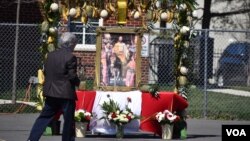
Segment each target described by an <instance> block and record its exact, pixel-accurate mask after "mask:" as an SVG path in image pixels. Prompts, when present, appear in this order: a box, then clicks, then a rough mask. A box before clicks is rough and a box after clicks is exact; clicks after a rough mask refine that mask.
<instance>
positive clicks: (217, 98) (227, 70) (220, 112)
mask: <svg viewBox="0 0 250 141" xmlns="http://www.w3.org/2000/svg"><path fill="white" fill-rule="evenodd" d="M16 28H17V26H16V25H14V24H13V25H12V24H0V31H1V32H0V39H1V45H0V46H1V47H0V82H1V85H0V88H1V89H0V99H2V100H1V104H0V112H8V110H6V106H4V105H6V103H8V102H10V103H11V102H13V100H15V101H16V100H23V99H25V98H27V91H29V93H28V94H29V95H30V97H29V99H30V101H33V102H36V100H37V99H36V91H35V86H36V84H32V83H30V81H29V80H30V78H31V76H37V70H38V69H39V68H41V67H42V66H41V65H42V64H41V54H40V52H39V46H40V38H41V35H40V32H39V26H38V25H28V24H26V25H19V29H18V30H19V31H18V32H16V31H17V29H16ZM70 30H71V32H73V33H75V34H77V37H78V38H79V44H88V45H91V44H92V45H95V41H96V40H95V26H89V27H86V26H82V25H81V24H74V25H72V26H71V27H70ZM16 33H18V34H16ZM171 33H173V32H172V31H171V30H167V29H164V28H159V29H154V30H152V31H151V32H149V33H147V34H145V36H146V39H147V40H148V41H147V43H148V44H147V45H146V47H145V48H144V49H143V51H146V52H148V54H147V53H146V54H147V55H146V56H144V58H147V59H148V62H149V64H148V65H149V67H148V68H149V70H148V71H149V73H148V74H149V76H148V83H149V84H152V83H155V84H158V85H159V86H160V90H164V91H172V90H173V86H174V84H175V82H174V71H175V70H174V54H175V50H174V47H173V40H172V39H171V38H169V37H171ZM194 33H195V35H196V36H195V37H194V38H193V39H192V40H191V44H190V47H189V49H190V51H189V54H187V55H188V58H189V62H190V65H189V82H190V83H189V87H188V102H189V107H188V108H187V112H188V115H189V116H191V117H196V118H204V117H206V118H209V119H240V120H250V110H249V109H250V94H247V93H246V94H245V93H243V92H241V91H235V90H244V92H246V91H249V92H250V89H249V88H248V86H249V76H250V74H249V73H250V71H249V60H250V59H249V55H250V50H249V49H250V46H249V44H250V43H248V42H246V41H247V40H249V37H248V35H249V32H247V31H218V30H216V31H215V30H196V31H195V32H194ZM165 35H169V36H165ZM16 39H18V42H17V41H16ZM144 53H145V52H144ZM15 54H16V55H15ZM81 67H82V66H79V68H81ZM79 70H81V69H79ZM92 70H94V69H92ZM92 73H95V72H92ZM243 94H245V95H244V96H243ZM3 100H5V101H3ZM7 100H9V101H7ZM3 103H5V104H3ZM18 108H19V107H18ZM10 111H13V110H10ZM28 112H36V110H35V108H34V109H32V108H31V109H28Z"/></svg>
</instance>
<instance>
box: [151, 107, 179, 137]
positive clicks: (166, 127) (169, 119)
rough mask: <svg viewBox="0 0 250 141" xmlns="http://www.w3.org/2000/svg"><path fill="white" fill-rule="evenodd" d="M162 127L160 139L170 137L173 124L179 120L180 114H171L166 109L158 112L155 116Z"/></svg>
mask: <svg viewBox="0 0 250 141" xmlns="http://www.w3.org/2000/svg"><path fill="white" fill-rule="evenodd" d="M155 118H156V120H157V121H158V123H160V124H161V128H162V139H172V136H173V124H174V123H175V122H177V121H179V120H180V116H178V115H175V114H173V113H172V112H170V111H168V110H164V111H163V112H158V113H157V114H156V116H155Z"/></svg>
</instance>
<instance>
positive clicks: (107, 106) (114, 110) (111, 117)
mask: <svg viewBox="0 0 250 141" xmlns="http://www.w3.org/2000/svg"><path fill="white" fill-rule="evenodd" d="M108 97H109V96H108ZM127 101H128V104H127V105H126V106H125V109H121V108H120V106H119V104H118V103H117V102H116V101H114V100H113V99H111V98H110V97H109V100H108V101H105V102H104V103H103V104H102V105H101V108H102V109H103V111H104V114H105V116H104V117H102V119H103V118H105V119H107V120H108V121H110V122H111V123H114V124H115V125H116V137H117V138H123V135H124V125H125V124H127V123H129V122H131V121H132V120H134V119H138V118H139V116H137V115H135V114H134V113H133V112H132V110H131V108H129V106H128V105H129V103H130V102H131V98H129V97H128V98H127Z"/></svg>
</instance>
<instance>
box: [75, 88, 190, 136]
mask: <svg viewBox="0 0 250 141" xmlns="http://www.w3.org/2000/svg"><path fill="white" fill-rule="evenodd" d="M76 93H77V97H78V100H77V101H76V109H85V110H86V111H89V112H92V110H93V105H94V101H95V97H96V91H77V92H76ZM187 106H188V103H187V101H186V100H185V99H183V98H182V97H181V96H179V95H178V94H176V93H174V92H164V91H162V92H159V97H157V98H156V97H153V96H152V95H151V94H150V93H148V92H142V94H141V107H140V108H141V117H142V119H141V121H140V125H139V126H140V127H139V128H140V130H142V131H149V132H153V133H155V134H158V135H161V127H160V125H159V124H158V123H157V121H156V120H153V119H152V117H153V116H154V115H155V114H156V113H157V112H160V111H164V110H166V109H168V110H170V111H172V112H174V111H182V110H184V109H185V108H187Z"/></svg>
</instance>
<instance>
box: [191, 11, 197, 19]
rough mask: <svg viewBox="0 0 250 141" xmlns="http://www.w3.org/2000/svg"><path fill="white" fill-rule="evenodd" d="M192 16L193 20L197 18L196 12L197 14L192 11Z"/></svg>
mask: <svg viewBox="0 0 250 141" xmlns="http://www.w3.org/2000/svg"><path fill="white" fill-rule="evenodd" d="M192 16H193V17H194V18H197V17H198V12H197V11H196V10H194V11H193V12H192Z"/></svg>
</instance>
